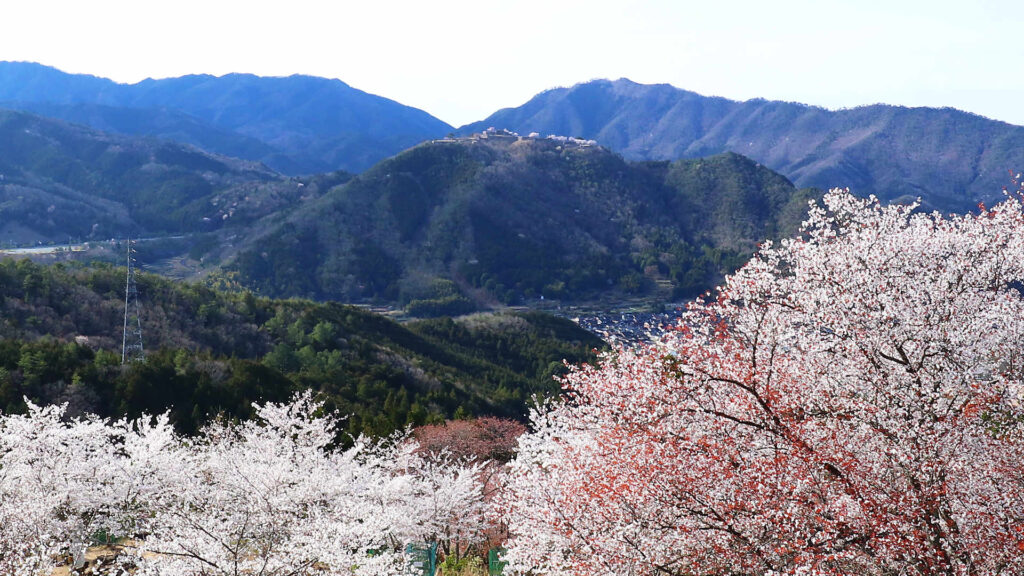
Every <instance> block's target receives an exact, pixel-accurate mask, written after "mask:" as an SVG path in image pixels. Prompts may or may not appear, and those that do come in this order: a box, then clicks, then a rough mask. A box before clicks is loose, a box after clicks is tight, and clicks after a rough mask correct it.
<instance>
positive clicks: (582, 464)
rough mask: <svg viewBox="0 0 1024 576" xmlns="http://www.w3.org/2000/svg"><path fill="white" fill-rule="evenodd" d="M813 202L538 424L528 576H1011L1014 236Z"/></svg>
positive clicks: (1014, 216)
mask: <svg viewBox="0 0 1024 576" xmlns="http://www.w3.org/2000/svg"><path fill="white" fill-rule="evenodd" d="M913 211H914V207H912V206H889V207H885V206H881V205H880V204H879V203H878V202H877V201H875V200H874V199H873V198H872V199H868V200H861V199H857V198H855V197H853V196H851V195H850V194H849V193H847V192H842V191H833V192H830V193H829V194H828V195H826V197H825V199H824V201H823V205H812V208H811V211H810V215H809V218H808V220H807V222H805V224H804V227H803V229H802V233H801V235H800V237H798V238H797V239H794V240H787V241H784V242H782V243H780V244H779V245H778V246H771V245H769V246H766V247H764V248H763V249H762V250H761V251H760V252H759V253H758V255H757V256H756V257H755V258H754V259H753V260H752V261H751V262H750V263H749V264H747V265H746V266H745V267H744V268H742V269H741V270H740V271H739V272H737V273H736V274H735V275H734V276H732V277H730V278H728V279H727V281H726V284H725V286H724V287H723V288H722V289H720V291H719V293H718V296H717V298H714V299H711V298H708V299H706V300H702V301H698V302H696V303H695V304H693V305H692V306H690V307H689V309H688V310H687V311H686V312H685V313H684V315H683V317H682V319H681V321H680V323H679V326H678V329H677V330H676V331H674V332H673V333H672V334H671V335H670V336H668V337H667V338H665V339H664V340H663V341H661V342H660V343H659V344H657V345H655V346H652V347H649V348H646V349H640V350H632V351H630V350H620V351H617V352H615V353H612V354H609V355H607V356H605V357H604V358H603V361H602V363H601V365H600V366H599V367H597V368H591V367H581V368H579V369H577V370H576V371H574V372H573V373H572V374H571V375H570V376H569V377H568V378H567V379H566V381H565V387H566V392H567V400H566V401H564V402H561V403H553V404H549V405H547V406H544V407H541V408H538V409H537V410H536V411H535V412H534V413H533V415H532V419H533V430H534V431H533V432H531V433H529V434H527V435H525V436H523V437H522V438H521V440H520V448H519V450H520V451H519V455H518V456H517V458H516V460H515V461H514V462H513V463H512V465H511V471H510V480H509V482H508V486H507V490H506V492H505V494H504V496H503V498H504V501H505V503H506V508H507V510H508V512H507V521H508V523H509V526H510V529H511V532H512V533H513V538H512V540H511V542H510V546H509V547H510V551H509V558H510V560H511V561H512V567H513V568H516V569H519V570H521V571H526V570H528V569H532V570H533V573H535V574H552V575H554V574H559V575H562V574H564V575H569V574H572V575H588V574H594V575H596V574H601V575H612V574H622V575H626V574H630V575H634V574H668V575H680V576H683V575H703V574H706V575H712V574H713V575H726V574H729V575H732V574H751V575H754V574H757V575H768V574H794V575H795V574H808V575H810V574H836V575H838V574H844V575H846V574H856V575H878V576H883V575H922V576H923V575H939V574H941V575H975V574H976V575H996V574H1006V575H1010V574H1024V436H1022V432H1024V410H1022V398H1024V396H1022V364H1021V362H1022V357H1021V353H1022V349H1024V298H1022V294H1021V290H1022V284H1021V282H1022V281H1024V216H1022V209H1021V203H1020V202H1019V200H1018V199H1017V198H1016V197H1011V198H1008V199H1007V200H1005V201H1004V202H1002V203H1001V204H999V205H997V206H996V207H995V208H993V209H985V208H982V210H981V212H980V214H976V215H968V216H962V217H950V218H943V217H940V216H939V215H937V214H915V213H913Z"/></svg>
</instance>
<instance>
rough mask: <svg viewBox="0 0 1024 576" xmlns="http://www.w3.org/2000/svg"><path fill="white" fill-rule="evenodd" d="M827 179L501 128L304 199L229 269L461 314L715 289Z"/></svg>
mask: <svg viewBox="0 0 1024 576" xmlns="http://www.w3.org/2000/svg"><path fill="white" fill-rule="evenodd" d="M816 194H817V192H814V191H811V190H798V189H797V188H795V187H794V186H793V185H792V184H791V183H790V182H789V181H788V180H786V179H785V178H783V177H782V176H780V175H778V174H776V173H774V172H772V171H770V170H768V169H766V168H764V167H763V166H760V165H758V164H757V163H755V162H753V161H751V160H748V159H746V158H743V157H742V156H738V155H735V154H726V155H722V156H716V157H712V158H706V159H701V160H685V161H679V162H674V163H668V162H629V161H626V160H624V159H623V158H622V157H620V156H618V155H617V154H615V153H613V152H610V151H608V150H606V149H604V148H600V147H597V146H591V145H588V144H586V143H580V142H572V141H561V142H560V141H556V140H549V139H530V138H516V137H511V136H502V135H491V136H490V137H488V138H482V137H474V138H469V139H459V140H450V139H447V140H443V141H435V142H431V143H426V144H423V145H420V146H417V147H415V148H412V149H410V150H408V151H406V152H403V153H402V154H399V155H398V156H395V157H394V158H391V159H388V160H386V161H384V162H381V163H380V164H378V165H376V166H375V167H373V168H372V169H370V170H368V171H367V172H365V173H363V174H361V175H359V176H358V177H356V178H354V179H352V180H351V181H349V182H347V183H345V184H343V185H341V186H338V187H335V188H333V189H332V190H330V191H329V192H327V193H326V194H323V195H322V196H321V197H319V198H317V199H315V200H312V201H310V202H308V203H305V204H303V205H302V206H300V207H299V208H298V209H296V211H295V212H294V213H293V214H292V215H291V216H290V217H289V218H287V219H286V220H285V221H284V222H283V223H281V224H280V225H277V226H276V227H272V228H269V230H270V231H269V233H267V234H265V235H262V236H252V237H249V238H247V239H245V241H244V242H243V243H242V244H241V248H240V250H239V253H238V254H237V256H236V257H235V258H234V260H233V261H232V262H230V263H228V264H227V267H228V268H229V269H231V270H233V271H234V272H236V273H237V275H238V280H239V281H240V282H242V283H243V284H245V285H248V286H251V287H253V288H256V289H258V290H259V291H260V292H261V293H263V294H266V295H300V296H305V297H312V298H317V299H338V300H347V301H352V300H359V299H366V298H369V299H376V300H380V301H386V302H398V303H401V304H403V305H407V306H414V307H421V308H431V307H435V308H440V311H446V312H453V311H465V310H468V309H472V307H474V306H488V305H490V304H494V303H498V302H501V303H518V302H530V301H533V300H536V299H539V298H541V297H542V296H543V297H545V298H547V299H559V300H567V301H579V300H584V299H589V298H594V297H597V296H602V295H604V296H608V295H620V296H621V295H629V294H634V295H635V294H644V293H650V292H651V291H654V290H656V289H660V290H662V291H663V292H664V294H663V295H664V297H665V298H669V297H674V298H681V297H685V296H688V295H692V294H694V293H697V292H702V291H704V290H706V289H708V288H711V287H712V286H713V285H714V283H715V281H717V279H719V278H720V277H721V274H722V273H723V272H725V271H729V270H732V269H734V268H735V267H736V266H738V265H739V264H740V263H741V262H743V261H744V259H745V258H746V257H747V256H748V255H749V254H750V253H751V252H752V251H753V249H754V248H755V246H756V244H757V243H758V242H759V241H761V240H763V239H765V238H771V237H776V236H778V235H780V234H783V235H788V234H790V233H792V232H793V231H794V230H795V229H796V226H797V224H798V223H799V221H800V220H801V218H802V217H803V214H804V213H805V211H806V208H807V201H808V199H809V198H811V197H814V196H815V195H816Z"/></svg>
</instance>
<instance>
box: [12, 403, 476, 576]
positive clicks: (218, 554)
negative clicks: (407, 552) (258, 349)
mask: <svg viewBox="0 0 1024 576" xmlns="http://www.w3.org/2000/svg"><path fill="white" fill-rule="evenodd" d="M321 411H322V406H321V405H320V404H319V403H317V402H315V401H314V400H313V399H312V396H311V395H310V394H309V393H305V394H302V395H300V396H298V397H296V398H295V399H294V400H293V401H291V402H288V403H284V404H273V403H271V404H266V405H262V406H256V414H257V418H256V419H254V420H253V421H249V422H244V423H241V424H232V423H224V422H220V423H215V424H213V425H211V426H209V427H208V428H207V429H205V430H204V431H203V434H201V435H200V436H199V437H196V438H183V437H180V436H178V435H177V434H176V433H175V432H174V430H173V428H172V427H171V426H170V424H169V422H168V418H167V417H166V415H164V416H160V417H156V418H149V417H143V418H142V419H140V420H138V421H127V420H121V421H115V422H108V421H104V420H101V419H97V418H94V417H90V418H86V419H81V420H69V419H66V418H65V413H64V408H63V407H60V406H54V407H46V408H41V407H37V406H34V405H31V404H30V405H29V412H28V414H26V415H23V416H20V415H9V416H4V415H0V574H5V575H6V574H11V575H16V576H37V575H44V574H49V573H50V572H51V570H52V568H53V566H54V565H55V564H56V563H57V562H58V561H60V562H64V559H65V558H67V557H74V559H75V560H74V563H75V565H76V566H78V567H80V566H81V564H82V560H83V557H84V552H85V550H86V547H87V546H88V544H89V543H90V539H91V537H92V536H93V535H94V534H97V533H107V534H113V535H116V536H120V537H124V538H126V539H127V540H125V541H122V544H123V545H124V546H125V552H124V553H123V554H122V555H121V556H120V558H119V564H109V565H108V566H107V567H105V568H103V569H102V570H101V571H103V570H105V571H106V572H105V573H110V574H122V573H124V572H123V570H124V569H127V568H131V572H132V573H134V574H138V575H158V574H159V575H161V576H179V575H180V576H186V575H189V576H191V575H195V574H204V575H214V574H222V575H228V574H230V575H245V574H250V575H256V574H260V575H267V576H272V575H299V574H322V573H331V574H341V573H344V574H353V575H380V574H397V573H399V572H400V570H401V568H402V565H403V561H404V559H403V556H402V551H403V548H404V545H405V543H407V542H409V541H414V540H415V541H421V540H427V539H434V538H437V537H439V536H442V535H443V536H445V537H448V538H456V539H458V538H463V539H467V540H471V539H472V537H473V535H474V534H476V532H475V531H474V528H473V526H472V524H471V523H472V522H473V521H474V519H476V518H478V516H479V514H480V510H481V507H482V504H481V502H482V496H481V494H482V491H483V484H482V481H481V479H480V477H479V471H480V470H479V465H476V464H473V463H472V462H463V461H455V460H454V459H446V458H441V457H437V456H430V457H426V456H423V455H421V454H420V453H419V452H420V448H419V446H418V445H417V444H416V443H415V442H414V441H412V440H411V439H410V438H409V436H408V434H398V435H396V436H394V437H391V438H385V439H380V440H370V439H367V438H358V439H355V440H354V443H353V446H352V447H350V448H348V449H345V450H340V449H336V448H335V447H334V442H335V439H336V434H335V432H336V429H337V424H338V421H337V419H335V418H333V417H331V416H329V415H321V414H320V412H321ZM94 568H95V567H94ZM101 571H100V572H101ZM100 572H97V571H94V573H100Z"/></svg>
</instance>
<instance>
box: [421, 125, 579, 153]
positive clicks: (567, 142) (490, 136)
mask: <svg viewBox="0 0 1024 576" xmlns="http://www.w3.org/2000/svg"><path fill="white" fill-rule="evenodd" d="M476 140H515V141H519V140H551V141H553V142H557V143H559V144H561V145H563V146H576V147H578V148H589V147H591V146H597V141H596V140H584V139H582V138H573V137H571V136H556V135H554V134H550V135H548V136H544V137H542V136H541V135H540V133H539V132H530V133H529V134H527V135H526V136H520V135H519V133H518V132H513V131H511V130H506V129H505V128H494V127H491V128H488V129H487V130H484V131H483V132H477V133H476V134H471V135H469V136H465V137H461V138H455V137H449V138H441V139H439V140H433V141H432V142H465V141H476Z"/></svg>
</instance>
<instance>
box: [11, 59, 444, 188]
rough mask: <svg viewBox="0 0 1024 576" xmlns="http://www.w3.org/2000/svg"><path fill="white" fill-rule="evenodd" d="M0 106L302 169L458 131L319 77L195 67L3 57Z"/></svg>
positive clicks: (377, 156)
mask: <svg viewBox="0 0 1024 576" xmlns="http://www.w3.org/2000/svg"><path fill="white" fill-rule="evenodd" d="M0 107H4V108H14V109H21V110H27V111H32V112H35V113H39V114H43V115H47V116H53V117H56V118H61V119H64V120H68V121H71V122H77V123H83V124H86V125H88V126H91V127H94V128H97V129H100V130H108V131H116V132H119V133H123V134H131V135H145V136H156V137H162V138H168V139H174V140H177V141H180V142H184V143H188V144H192V145H195V146H198V147H200V148H203V149H204V150H207V151H209V152H214V153H218V154H224V155H228V156H237V157H240V158H243V159H246V160H256V161H260V162H263V163H265V164H266V165H268V166H269V167H271V168H273V169H275V170H278V171H280V172H283V173H286V174H291V175H296V174H310V173H316V172H330V171H334V170H339V169H343V170H347V171H354V172H358V171H362V170H365V169H366V168H368V167H370V166H371V165H373V164H375V163H376V162H377V161H379V160H381V159H383V158H386V157H388V156H391V155H393V154H396V153H398V152H400V151H402V150H404V149H406V148H408V147H410V146H412V145H414V144H417V143H419V142H421V141H423V140H425V139H429V138H434V137H439V136H442V135H444V134H446V133H448V132H449V131H451V130H452V127H451V126H449V125H448V124H446V123H445V122H443V121H441V120H438V119H437V118H434V117H433V116H431V115H430V114H428V113H426V112H424V111H422V110H418V109H416V108H412V107H409V106H404V105H402V104H399V103H398V102H395V101H393V100H389V99H387V98H383V97H380V96H375V95H372V94H368V93H366V92H363V91H361V90H357V89H355V88H352V87H351V86H349V85H347V84H345V83H344V82H342V81H340V80H329V79H326V78H318V77H313V76H301V75H293V76H288V77H283V78H282V77H260V76H255V75H252V74H228V75H225V76H220V77H216V76H210V75H190V76H182V77H179V78H168V79H161V80H154V79H147V80H143V81H142V82H138V83H136V84H118V83H116V82H114V81H112V80H107V79H104V78H98V77H95V76H89V75H82V74H67V73H64V72H61V71H60V70H57V69H55V68H52V67H48V66H43V65H40V64H34V63H27V62H0Z"/></svg>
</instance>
